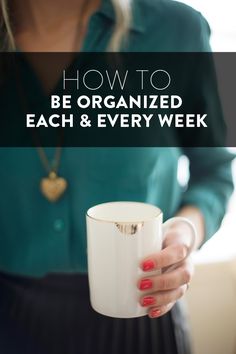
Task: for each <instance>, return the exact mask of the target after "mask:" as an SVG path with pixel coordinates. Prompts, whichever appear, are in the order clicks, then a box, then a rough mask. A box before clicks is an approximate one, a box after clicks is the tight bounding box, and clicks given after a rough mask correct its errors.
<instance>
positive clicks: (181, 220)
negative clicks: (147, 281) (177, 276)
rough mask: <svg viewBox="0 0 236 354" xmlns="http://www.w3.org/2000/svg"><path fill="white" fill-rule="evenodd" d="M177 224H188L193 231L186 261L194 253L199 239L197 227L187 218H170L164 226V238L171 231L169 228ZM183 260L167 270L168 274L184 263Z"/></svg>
mask: <svg viewBox="0 0 236 354" xmlns="http://www.w3.org/2000/svg"><path fill="white" fill-rule="evenodd" d="M176 222H183V223H185V224H187V225H188V226H189V228H190V229H191V231H192V233H191V235H192V236H191V243H190V246H189V247H188V252H187V254H186V256H185V258H184V259H183V260H185V259H186V258H187V257H188V256H189V255H190V253H191V252H192V250H193V249H194V246H195V242H196V239H197V230H196V227H195V225H194V224H193V223H192V222H191V221H190V220H189V219H187V218H184V217H183V216H175V217H173V218H170V219H168V220H167V221H165V222H164V223H163V225H162V230H163V235H164V238H165V233H166V231H167V230H168V229H169V227H171V226H172V225H173V224H175V223H176ZM183 260H182V261H181V262H178V263H175V264H173V265H172V266H170V267H168V269H167V270H166V273H168V272H170V271H171V270H173V269H175V268H176V266H177V265H178V264H179V263H182V262H183Z"/></svg>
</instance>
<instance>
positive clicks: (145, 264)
mask: <svg viewBox="0 0 236 354" xmlns="http://www.w3.org/2000/svg"><path fill="white" fill-rule="evenodd" d="M142 268H143V271H144V272H146V271H148V270H152V269H154V268H155V263H154V261H153V260H152V259H148V260H147V261H145V262H143V264H142Z"/></svg>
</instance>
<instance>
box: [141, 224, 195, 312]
mask: <svg viewBox="0 0 236 354" xmlns="http://www.w3.org/2000/svg"><path fill="white" fill-rule="evenodd" d="M190 232H191V230H190V228H189V227H188V226H187V225H184V224H183V223H176V224H175V225H173V226H172V227H171V228H170V229H169V230H168V231H167V232H166V234H165V240H164V244H163V249H162V250H161V251H160V252H158V253H154V254H152V255H150V256H149V257H147V258H145V259H144V260H142V262H141V264H140V267H141V269H142V270H143V271H144V273H145V275H144V276H143V277H142V278H141V279H139V281H138V288H139V289H140V290H141V291H142V292H143V294H142V296H141V298H140V304H141V305H142V306H144V307H147V308H148V315H149V317H151V318H155V317H160V316H162V315H164V314H165V313H167V312H168V311H169V310H170V309H171V308H172V307H173V306H174V304H175V302H176V301H177V300H178V299H180V298H181V297H182V296H183V295H184V293H185V292H186V290H187V289H188V285H189V282H190V281H191V278H192V275H193V268H194V267H193V263H192V261H191V259H190V258H189V257H188V258H186V257H187V256H188V249H189V240H191V234H190ZM173 265H175V266H174V267H173ZM171 266H172V267H171ZM170 267H171V268H170ZM154 270H160V271H161V273H160V274H158V275H155V273H153V271H154ZM150 272H152V273H150Z"/></svg>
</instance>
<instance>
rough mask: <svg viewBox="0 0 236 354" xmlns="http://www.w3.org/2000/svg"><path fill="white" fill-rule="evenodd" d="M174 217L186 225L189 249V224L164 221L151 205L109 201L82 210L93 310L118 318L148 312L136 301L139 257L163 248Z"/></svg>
mask: <svg viewBox="0 0 236 354" xmlns="http://www.w3.org/2000/svg"><path fill="white" fill-rule="evenodd" d="M178 220H179V221H182V222H185V223H187V224H188V225H189V226H190V227H191V230H192V239H191V246H190V247H189V252H190V251H191V250H192V248H193V246H194V243H195V239H196V231H195V228H194V226H193V224H192V223H191V222H190V221H189V220H187V219H185V218H182V217H174V218H171V219H169V220H167V221H166V222H165V223H164V224H163V214H162V211H161V210H160V209H159V208H157V207H156V206H154V205H151V204H145V203H139V202H110V203H104V204H99V205H96V206H94V207H92V208H90V209H89V210H88V211H87V215H86V222H87V252H88V277H89V288H90V302H91V305H92V307H93V309H94V310H95V311H97V312H99V313H101V314H103V315H106V316H110V317H117V318H132V317H140V316H144V315H146V314H147V308H143V307H142V306H141V305H140V304H139V298H140V295H141V292H140V291H139V289H138V288H137V281H138V279H139V278H140V277H141V275H143V272H142V270H141V269H140V267H139V265H140V261H141V260H142V259H143V258H145V257H147V256H149V255H150V254H153V252H155V251H156V252H158V251H160V250H161V249H162V242H163V233H164V232H165V231H166V230H165V229H166V228H168V227H169V226H170V225H172V224H173V223H175V222H176V221H178ZM155 273H157V274H158V272H157V271H155Z"/></svg>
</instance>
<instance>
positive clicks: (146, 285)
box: [139, 279, 152, 290]
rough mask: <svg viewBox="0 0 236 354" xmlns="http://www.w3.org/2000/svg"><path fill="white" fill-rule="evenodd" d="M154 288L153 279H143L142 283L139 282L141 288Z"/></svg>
mask: <svg viewBox="0 0 236 354" xmlns="http://www.w3.org/2000/svg"><path fill="white" fill-rule="evenodd" d="M151 288H152V281H151V279H142V280H141V282H140V284H139V289H140V290H146V289H151Z"/></svg>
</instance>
